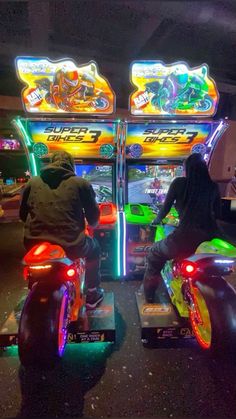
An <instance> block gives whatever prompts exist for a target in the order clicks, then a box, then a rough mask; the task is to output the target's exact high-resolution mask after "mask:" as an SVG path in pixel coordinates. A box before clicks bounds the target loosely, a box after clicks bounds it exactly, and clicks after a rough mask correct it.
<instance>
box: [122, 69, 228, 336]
mask: <svg viewBox="0 0 236 419" xmlns="http://www.w3.org/2000/svg"><path fill="white" fill-rule="evenodd" d="M130 78H131V82H132V83H133V85H134V86H135V91H134V92H133V93H132V94H131V96H130V103H129V107H130V112H131V115H132V116H133V117H132V119H130V120H128V121H126V122H125V123H124V127H123V147H124V156H125V164H124V166H123V168H124V173H123V179H124V183H125V185H126V188H125V192H124V194H123V202H124V211H125V226H124V247H123V261H124V275H126V276H127V277H129V276H135V277H137V276H139V277H141V278H142V277H143V273H144V269H145V262H146V255H147V252H148V249H149V247H150V246H151V245H152V243H153V241H154V230H153V229H152V228H151V227H150V224H151V222H152V220H153V219H154V218H155V216H156V211H157V209H158V207H159V206H160V205H161V204H162V203H163V202H164V199H165V196H166V193H167V191H168V188H169V185H170V183H171V182H172V180H173V179H174V178H175V177H176V176H181V175H182V169H183V161H184V159H185V158H186V157H187V156H188V155H190V154H191V153H194V152H200V153H202V154H203V156H204V158H205V159H206V161H207V162H208V163H209V161H210V158H211V155H212V152H213V150H214V147H215V145H216V143H217V141H218V139H219V138H220V136H221V135H222V133H223V132H224V130H225V129H226V127H227V124H226V122H225V121H223V120H220V121H216V120H210V119H207V118H206V117H208V118H209V117H212V116H213V115H214V114H215V112H216V108H217V104H218V99H219V95H218V92H217V89H216V86H215V83H214V81H213V80H212V79H211V78H210V77H209V75H208V66H207V65H206V64H203V65H201V66H199V67H195V68H192V69H191V68H189V67H188V65H187V64H186V63H184V62H176V63H173V64H170V65H165V64H164V63H163V62H161V61H137V62H134V63H133V64H132V65H131V73H130ZM146 118H149V119H146ZM150 118H151V119H150ZM171 216H172V218H173V222H175V220H176V223H177V213H176V211H175V209H174V208H172V209H171ZM137 303H138V308H139V314H140V319H141V323H142V335H145V333H146V330H148V333H149V332H150V333H152V332H153V333H154V334H155V335H156V334H157V324H159V326H160V332H159V334H160V337H163V334H166V336H168V333H169V334H170V336H171V334H173V327H172V326H173V324H174V325H175V327H174V330H175V331H176V330H177V329H178V330H180V332H179V333H180V334H181V333H182V334H183V331H182V332H181V328H182V326H181V325H180V323H178V320H177V318H176V315H175V313H174V311H173V310H171V308H170V302H169V303H168V304H167V305H166V306H161V305H154V306H150V305H147V304H145V302H144V300H143V297H140V295H138V296H137ZM157 319H158V321H157ZM160 319H161V322H160ZM158 322H159V323H158ZM177 326H178V327H177ZM183 330H187V332H186V333H184V335H186V334H188V331H189V329H186V326H185V328H184V329H183Z"/></svg>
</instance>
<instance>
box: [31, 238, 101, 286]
mask: <svg viewBox="0 0 236 419" xmlns="http://www.w3.org/2000/svg"><path fill="white" fill-rule="evenodd" d="M42 241H43V240H38V239H35V240H34V239H24V245H25V248H26V250H30V249H31V248H32V247H33V246H34V245H36V244H38V243H42ZM64 250H65V252H66V254H67V256H68V258H70V259H72V260H74V259H77V258H80V257H81V258H85V261H86V263H85V269H86V270H85V288H86V289H89V288H95V287H98V286H99V284H100V280H101V277H100V253H101V252H100V246H99V243H98V242H97V240H96V239H93V238H91V237H89V236H86V237H85V240H84V241H83V243H82V244H79V245H77V246H71V247H68V248H64Z"/></svg>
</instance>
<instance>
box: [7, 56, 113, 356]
mask: <svg viewBox="0 0 236 419" xmlns="http://www.w3.org/2000/svg"><path fill="white" fill-rule="evenodd" d="M16 66H17V72H18V77H19V78H20V80H21V81H23V82H24V83H25V84H26V85H27V87H25V88H24V89H23V91H22V98H23V104H24V107H25V110H26V111H28V112H31V113H43V114H44V115H45V113H48V114H52V113H54V114H55V113H56V114H57V115H58V114H61V113H62V114H65V113H66V114H69V116H70V118H68V115H67V118H64V119H62V118H58V117H57V118H55V117H54V118H45V117H44V118H41V119H40V118H31V119H24V118H17V119H15V120H14V124H15V126H16V127H17V129H18V131H19V133H20V134H21V137H22V140H23V144H24V148H25V151H26V154H27V157H28V161H29V168H30V173H31V176H35V175H37V174H38V173H39V170H40V167H42V165H43V164H44V161H47V160H48V158H49V157H50V154H51V153H52V152H54V151H57V150H65V151H68V152H70V153H71V154H72V155H73V157H74V160H75V171H76V174H77V175H79V176H82V177H84V178H86V179H87V180H88V181H89V182H90V183H91V184H92V185H93V187H94V190H95V192H96V197H97V201H98V204H99V207H100V220H99V225H98V227H97V228H96V229H92V228H89V227H88V231H87V232H88V233H89V234H91V235H93V236H94V237H96V238H97V240H98V241H99V243H100V246H101V251H102V260H101V276H102V278H104V277H107V276H109V277H112V278H114V277H117V276H118V274H119V266H118V262H117V263H114V261H118V257H117V254H118V246H117V245H116V243H117V229H118V227H117V224H118V221H117V220H118V217H117V206H116V199H117V197H116V188H115V180H116V170H117V169H116V146H117V144H116V143H117V136H118V122H116V121H113V120H105V119H102V120H101V119H95V118H93V119H79V118H78V116H81V114H82V115H86V114H89V115H91V114H93V115H94V116H97V115H106V114H109V115H110V114H111V113H113V111H114V104H115V95H114V92H113V91H112V89H111V87H110V85H109V83H108V82H107V80H106V79H104V78H103V77H102V76H101V75H100V74H99V73H98V70H97V65H96V63H94V62H90V63H88V64H86V65H82V66H76V65H75V63H74V62H73V61H72V60H68V59H67V60H61V61H57V62H52V61H50V60H49V59H46V58H45V59H44V58H42V59H40V58H33V57H32V58H30V57H22V58H21V57H19V58H17V59H16ZM92 91H93V94H94V95H95V93H94V92H96V95H95V98H93V100H92V99H91V95H92ZM72 113H73V115H72ZM75 113H76V115H74V114H75ZM72 116H73V117H72ZM43 245H45V243H44V244H43ZM50 246H51V245H50V244H48V243H46V248H47V250H46V254H47V255H49V256H48V258H47V257H46V258H44V259H43V263H42V260H41V261H40V263H39V262H37V261H36V260H35V258H36V259H37V257H38V256H37V254H38V253H37V252H39V254H41V251H40V250H37V249H34V251H33V250H32V252H33V253H32V255H31V256H32V257H31V263H30V264H29V266H28V264H27V266H28V268H27V269H28V271H27V272H28V273H27V275H26V278H27V279H30V277H31V276H32V273H33V274H34V276H35V274H37V275H38V276H40V273H41V274H42V273H43V269H45V271H44V272H46V268H45V264H46V266H47V265H50V266H51V265H52V267H54V262H55V265H57V263H59V265H60V266H64V268H63V269H64V270H63V272H60V270H59V271H58V272H59V274H60V275H59V274H58V275H59V277H60V281H61V284H64V286H65V282H66V284H68V283H69V284H71V282H72V285H73V286H72V289H73V290H72V291H73V292H72V294H73V295H74V294H75V295H76V298H75V297H74V296H73V295H72V296H71V285H70V286H69V289H67V291H65V292H66V294H67V297H65V298H63V299H62V300H61V301H62V306H61V310H60V313H61V315H60V317H59V323H58V324H59V326H60V327H59V328H58V338H56V341H57V344H58V345H59V349H58V348H57V349H55V346H54V353H56V356H57V355H58V354H59V355H60V356H61V355H62V353H63V349H60V346H61V345H62V346H63V342H64V341H65V333H64V330H65V329H67V334H66V340H67V341H68V342H76V343H77V342H106V341H108V342H114V341H115V314H114V296H113V293H112V292H105V294H104V299H103V301H102V302H101V303H100V304H99V305H98V306H97V307H96V308H95V309H93V310H85V306H84V303H85V301H84V296H83V290H82V289H83V276H84V261H83V259H80V260H79V261H78V263H77V265H76V266H74V263H72V262H71V261H69V259H67V257H66V255H63V252H64V251H63V249H61V250H60V251H59V253H60V258H58V257H57V258H56V260H53V263H51V259H55V258H54V257H53V254H54V250H53V249H51V247H50ZM56 250H57V251H58V249H56ZM51 251H52V252H51ZM34 252H36V254H35V255H34ZM44 253H45V251H44V250H43V252H42V256H43V255H44ZM50 255H51V256H50ZM26 258H27V257H26ZM28 259H29V258H28ZM48 259H49V262H48ZM38 263H39V267H37V265H38ZM40 267H41V268H42V269H41V268H40ZM48 269H49V268H48ZM49 270H51V268H50V269H49ZM42 276H44V277H45V275H42ZM46 277H47V278H48V280H49V273H48V276H47V275H46ZM75 279H76V281H75ZM78 279H79V281H78ZM60 281H59V282H60ZM31 282H32V281H31ZM31 282H30V280H29V284H30V283H31ZM35 282H36V281H35ZM76 282H77V285H76V286H75V283H76ZM78 284H79V285H78ZM78 287H79V288H78ZM34 288H35V287H33V288H32V289H31V286H30V285H29V289H30V291H29V294H28V297H27V299H26V301H28V300H29V295H30V294H31V293H32V291H33V290H34ZM74 288H75V290H76V292H75V290H74ZM36 294H37V293H36ZM39 294H40V293H39ZM39 298H40V299H42V301H44V298H46V297H45V296H44V297H42V296H40V295H39ZM36 300H37V298H36ZM68 301H69V302H68ZM53 304H54V303H53ZM36 305H37V304H36ZM26 306H27V304H25V303H24V299H23V300H22V301H21V302H20V304H19V305H18V307H17V308H16V310H15V311H14V312H13V313H12V314H11V315H10V317H9V318H8V320H7V321H6V323H5V324H4V325H3V328H2V330H1V331H0V345H1V346H4V347H6V346H9V345H14V344H17V343H18V342H19V339H18V326H19V322H20V329H19V330H21V331H22V329H23V328H24V324H26V323H27V322H26V321H25V320H24V324H23V321H22V319H23V317H24V316H23V315H22V316H21V311H22V308H23V313H24V310H25V307H26ZM54 306H55V304H54V305H53V307H54ZM68 306H70V307H71V308H70V310H67V308H68ZM63 307H64V308H63ZM48 310H49V308H48ZM57 310H58V308H57ZM67 311H68V312H69V315H68V316H67V317H66V315H65V316H64V314H63V313H66V312H67ZM40 312H41V313H42V308H41V310H40ZM75 313H77V317H76V314H75ZM35 315H36V317H37V311H36V314H35V310H31V316H35ZM48 316H50V313H48ZM63 316H64V317H65V318H64V317H63ZM42 317H43V319H45V322H46V317H47V316H45V314H44V315H43V316H42ZM63 318H64V320H63ZM33 322H34V320H33ZM36 323H37V322H36ZM41 323H42V322H41ZM45 325H46V323H45ZM31 326H32V325H31ZM31 326H27V328H28V329H29V327H30V329H29V330H30V331H33V328H32V327H31ZM45 327H46V326H45ZM42 329H43V325H42V327H41V331H40V334H41V337H42V339H43V338H44V340H45V339H47V338H49V335H48V334H47V333H43V331H42ZM36 330H37V328H36ZM32 333H33V332H32ZM21 336H22V333H21ZM19 338H20V340H21V341H22V338H21V337H20V336H19ZM34 339H37V336H36V338H35V337H34ZM54 339H55V336H54ZM39 340H40V336H39ZM39 343H40V346H41V347H42V345H43V342H42V341H41V342H38V344H39ZM44 344H45V345H46V342H44ZM47 346H48V345H47ZM29 350H30V349H29ZM23 352H24V351H22V349H21V350H20V348H19V353H20V355H21V361H22V362H23V363H27V360H25V358H24V357H23V355H22V353H23ZM39 359H40V356H39ZM36 361H37V360H36Z"/></svg>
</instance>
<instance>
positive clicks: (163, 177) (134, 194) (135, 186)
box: [128, 164, 183, 204]
mask: <svg viewBox="0 0 236 419" xmlns="http://www.w3.org/2000/svg"><path fill="white" fill-rule="evenodd" d="M182 173H183V167H182V165H177V164H166V165H163V164H162V165H158V164H157V165H154V164H145V165H144V164H143V165H140V164H137V165H134V164H132V165H129V166H128V203H130V204H138V203H139V204H162V203H163V202H164V200H165V197H166V194H167V192H168V189H169V186H170V184H171V182H172V180H173V179H174V178H176V177H177V176H182Z"/></svg>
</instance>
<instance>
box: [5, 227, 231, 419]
mask: <svg viewBox="0 0 236 419" xmlns="http://www.w3.org/2000/svg"><path fill="white" fill-rule="evenodd" d="M21 230H22V225H21V224H20V223H9V224H1V225H0V262H1V263H0V307H1V308H0V325H1V324H2V323H3V322H4V320H5V318H6V317H7V315H8V314H9V313H10V312H11V310H12V309H13V308H14V306H15V305H16V303H17V301H18V298H19V295H20V293H21V292H22V289H23V287H24V286H25V284H24V282H23V279H22V278H21V276H20V270H21V267H20V259H21V257H22V255H23V248H22V245H21V234H22V231H21ZM103 285H104V288H105V289H107V290H112V291H113V292H114V294H115V306H116V330H117V341H116V343H115V344H109V343H98V344H86V343H85V344H79V345H76V344H70V345H68V346H67V349H66V352H65V355H64V358H63V360H62V362H61V363H60V364H59V365H58V366H57V367H55V368H54V369H52V370H50V371H42V370H38V369H36V368H31V369H29V370H27V371H26V370H25V369H24V368H22V367H20V364H19V359H18V354H17V347H12V348H10V349H8V350H6V351H4V352H1V353H0V417H30V418H31V417H80V416H84V417H100V418H103V417H114V418H117V417H151V416H155V417H167V418H172V417H173V418H174V417H176V418H183V417H190V418H195V417H214V418H216V417H219V418H220V417H225V418H229V417H236V403H235V400H236V362H235V361H234V360H233V359H224V360H218V359H214V358H211V357H209V356H207V355H206V354H205V353H203V352H202V351H201V350H200V349H199V348H198V346H197V344H196V342H195V341H194V340H191V341H187V342H179V341H178V342H174V343H173V342H170V343H168V344H162V346H159V347H158V348H147V347H144V346H143V344H142V343H141V341H140V329H139V319H138V312H137V308H136V303H135V297H134V292H135V290H136V289H137V288H138V287H139V285H140V284H139V282H136V281H129V282H106V283H103Z"/></svg>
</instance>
